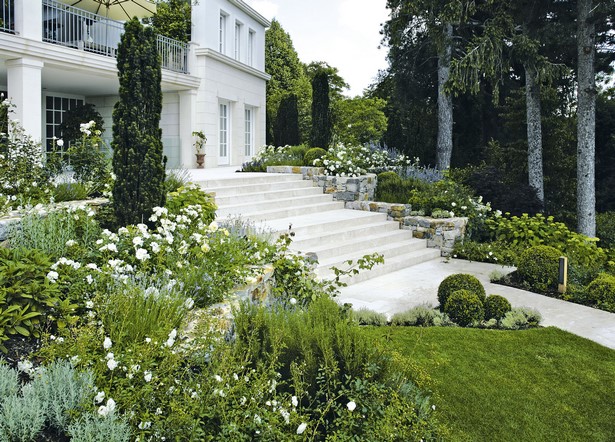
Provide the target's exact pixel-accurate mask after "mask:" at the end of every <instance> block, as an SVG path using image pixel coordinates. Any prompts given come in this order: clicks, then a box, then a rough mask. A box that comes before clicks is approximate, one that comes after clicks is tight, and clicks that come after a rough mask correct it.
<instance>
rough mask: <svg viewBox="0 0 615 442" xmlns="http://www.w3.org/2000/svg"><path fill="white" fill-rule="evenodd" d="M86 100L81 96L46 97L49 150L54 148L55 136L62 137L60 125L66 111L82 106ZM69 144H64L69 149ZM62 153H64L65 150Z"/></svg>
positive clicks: (46, 141)
mask: <svg viewBox="0 0 615 442" xmlns="http://www.w3.org/2000/svg"><path fill="white" fill-rule="evenodd" d="M83 104H84V100H82V99H79V98H66V97H53V96H51V95H48V96H47V97H46V98H45V134H44V135H45V148H46V149H47V152H50V151H52V150H53V137H56V138H62V134H61V133H60V125H61V124H62V122H63V121H64V113H65V112H66V111H68V110H71V109H74V108H76V107H77V106H82V105H83ZM67 148H68V145H65V146H64V149H67ZM64 149H62V152H60V154H63V150H64Z"/></svg>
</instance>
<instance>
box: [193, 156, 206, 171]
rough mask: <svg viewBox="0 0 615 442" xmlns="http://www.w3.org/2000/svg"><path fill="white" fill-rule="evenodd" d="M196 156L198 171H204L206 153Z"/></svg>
mask: <svg viewBox="0 0 615 442" xmlns="http://www.w3.org/2000/svg"><path fill="white" fill-rule="evenodd" d="M195 155H196V168H197V169H203V168H204V167H205V166H204V164H205V154H204V153H197V154H195Z"/></svg>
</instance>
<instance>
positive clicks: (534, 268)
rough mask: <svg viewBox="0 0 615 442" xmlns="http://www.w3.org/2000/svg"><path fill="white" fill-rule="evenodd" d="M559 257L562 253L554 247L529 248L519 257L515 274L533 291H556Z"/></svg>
mask: <svg viewBox="0 0 615 442" xmlns="http://www.w3.org/2000/svg"><path fill="white" fill-rule="evenodd" d="M560 256H562V253H561V252H560V251H559V250H557V249H556V248H554V247H550V246H534V247H530V248H528V249H526V250H525V251H524V252H523V253H521V256H519V262H518V265H517V272H518V274H519V276H520V277H521V279H522V280H523V281H524V282H525V283H527V284H528V285H529V286H530V288H532V289H533V290H537V291H539V292H548V291H553V290H556V289H557V278H558V272H559V258H560Z"/></svg>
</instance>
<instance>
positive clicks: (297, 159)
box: [241, 144, 309, 172]
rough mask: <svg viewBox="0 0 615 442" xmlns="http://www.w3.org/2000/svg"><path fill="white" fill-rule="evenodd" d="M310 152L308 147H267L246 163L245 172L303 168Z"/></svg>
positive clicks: (244, 165) (243, 167)
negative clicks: (278, 168)
mask: <svg viewBox="0 0 615 442" xmlns="http://www.w3.org/2000/svg"><path fill="white" fill-rule="evenodd" d="M308 150H309V147H308V146H306V145H303V144H301V145H299V146H288V145H286V146H278V147H276V146H265V147H263V148H262V149H261V150H260V151H259V152H258V153H257V154H256V155H254V157H252V160H251V161H249V162H247V163H244V164H243V166H242V169H241V170H242V171H243V172H267V166H303V165H304V159H303V158H304V156H305V154H306V153H307V151H308Z"/></svg>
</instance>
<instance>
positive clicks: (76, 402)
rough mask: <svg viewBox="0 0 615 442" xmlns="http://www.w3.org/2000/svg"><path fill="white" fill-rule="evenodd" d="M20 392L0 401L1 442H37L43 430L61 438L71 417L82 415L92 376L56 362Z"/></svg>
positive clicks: (40, 371) (92, 387) (89, 391)
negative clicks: (51, 429) (79, 413)
mask: <svg viewBox="0 0 615 442" xmlns="http://www.w3.org/2000/svg"><path fill="white" fill-rule="evenodd" d="M30 367H31V364H30ZM20 389H21V394H18V393H17V392H15V393H13V394H11V395H8V396H6V397H4V398H3V399H0V436H4V437H3V439H2V440H9V441H15V442H17V441H19V442H21V441H34V440H40V439H38V437H39V435H40V433H41V432H42V430H43V428H44V426H47V427H48V428H53V430H54V431H55V434H56V435H63V434H64V433H65V431H66V430H67V428H68V424H69V423H70V420H71V419H72V416H73V414H74V413H78V412H81V413H82V412H83V411H84V405H85V404H86V403H87V400H88V399H89V398H90V397H91V394H92V391H93V389H94V384H93V378H92V373H91V372H89V371H77V370H75V369H74V368H73V367H72V365H71V364H70V363H69V362H66V361H62V360H59V361H56V362H53V363H51V364H50V365H49V366H47V367H44V368H41V369H40V370H38V371H37V372H36V374H34V377H33V380H32V381H31V382H29V383H28V384H25V385H23V386H21V388H20Z"/></svg>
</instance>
